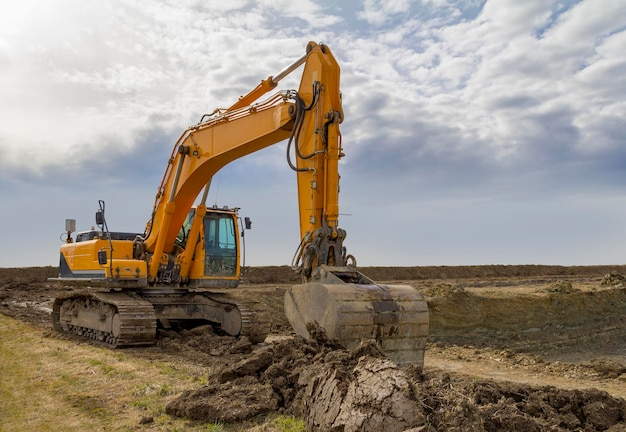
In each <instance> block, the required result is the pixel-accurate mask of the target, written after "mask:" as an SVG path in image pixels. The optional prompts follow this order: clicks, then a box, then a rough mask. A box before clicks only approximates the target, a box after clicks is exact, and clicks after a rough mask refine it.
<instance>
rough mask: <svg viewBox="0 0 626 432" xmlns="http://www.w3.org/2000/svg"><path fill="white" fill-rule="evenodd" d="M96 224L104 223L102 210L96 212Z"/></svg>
mask: <svg viewBox="0 0 626 432" xmlns="http://www.w3.org/2000/svg"><path fill="white" fill-rule="evenodd" d="M96 225H98V226H102V225H104V212H103V211H102V210H98V211H97V212H96Z"/></svg>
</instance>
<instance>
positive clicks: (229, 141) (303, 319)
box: [52, 42, 428, 365]
mask: <svg viewBox="0 0 626 432" xmlns="http://www.w3.org/2000/svg"><path fill="white" fill-rule="evenodd" d="M302 65H304V68H303V72H302V78H301V81H300V85H299V88H298V90H297V91H296V90H289V91H281V92H278V93H276V94H274V95H273V96H271V97H269V98H267V99H265V100H264V101H261V102H257V101H258V100H259V98H261V97H262V96H264V95H265V94H267V93H268V92H270V91H271V90H272V89H274V88H275V87H276V86H277V84H278V82H279V81H280V80H281V79H282V78H284V77H285V76H286V75H288V74H290V73H291V72H293V71H294V70H296V69H298V68H299V67H300V66H302ZM339 71H340V69H339V65H338V64H337V61H336V60H335V57H334V56H333V54H332V53H331V51H330V49H329V48H328V47H327V46H326V45H323V44H317V43H314V42H310V43H308V45H307V47H306V53H305V54H304V55H303V56H302V57H300V58H299V59H298V60H296V61H295V62H294V63H292V64H291V65H289V66H288V67H286V68H285V69H283V70H282V71H281V72H280V73H279V74H277V75H276V76H270V77H268V78H267V79H265V80H263V81H261V83H260V84H259V85H258V86H257V87H256V88H255V89H253V90H252V91H251V92H250V93H248V94H247V95H245V96H242V97H241V98H239V100H238V101H237V102H236V103H235V104H233V105H232V106H230V107H229V108H227V109H217V110H215V111H214V112H213V113H211V114H207V115H204V116H203V117H202V118H201V120H200V122H199V123H198V124H196V125H194V126H191V127H189V128H188V129H187V130H185V131H184V132H183V133H182V135H181V136H180V138H179V139H178V141H177V142H176V144H175V145H174V149H173V151H172V154H171V157H170V158H169V161H168V164H167V168H166V170H165V173H164V175H163V180H162V181H161V184H160V186H159V188H158V192H157V195H156V198H155V202H154V207H153V211H152V214H151V217H150V218H149V221H148V222H147V224H146V228H145V231H144V232H143V233H128V232H116V231H109V229H108V226H107V223H106V219H105V215H104V213H105V212H104V210H105V206H104V202H103V201H100V209H99V210H98V211H97V213H96V224H97V225H98V229H95V228H94V229H92V230H91V231H86V232H80V233H77V234H76V239H73V238H72V233H73V232H74V231H75V221H73V220H68V221H66V224H67V226H66V229H67V237H66V240H65V244H63V245H62V246H61V249H60V266H59V277H58V278H54V280H57V281H62V282H64V283H65V284H67V285H70V286H80V287H84V289H82V290H71V292H69V293H68V294H67V295H64V296H61V297H58V298H56V299H55V302H54V307H53V312H52V319H53V327H54V328H55V329H56V330H58V331H61V332H68V333H73V334H76V335H80V336H82V337H85V338H90V339H95V340H98V341H101V342H103V343H106V344H109V345H110V346H116V347H123V346H137V345H148V344H153V343H154V341H155V337H156V329H157V324H159V325H162V326H165V327H168V326H171V325H173V323H180V322H210V323H212V324H213V325H215V326H219V327H220V328H221V330H222V331H223V332H225V333H226V334H230V335H233V336H246V337H248V338H249V339H250V340H251V341H252V342H253V343H260V342H262V341H264V340H265V338H266V336H267V335H268V334H269V331H270V326H271V317H270V314H269V312H268V310H267V308H266V307H265V306H264V304H263V303H262V302H259V301H254V300H250V299H249V298H247V296H245V295H241V292H243V291H245V289H244V288H241V287H240V288H237V287H238V285H239V282H240V278H241V264H240V263H241V257H242V253H241V240H240V236H239V232H240V220H241V219H240V217H239V215H238V209H237V208H229V207H222V208H217V207H216V206H207V204H206V201H207V196H208V192H209V188H210V185H211V179H212V178H213V176H214V175H215V174H216V173H217V172H218V171H219V170H220V169H221V168H222V167H224V166H225V165H227V164H228V163H230V162H232V161H234V160H237V159H239V158H242V157H244V156H246V155H249V154H250V153H253V152H255V151H257V150H260V149H263V148H266V147H268V146H271V145H273V144H276V143H279V142H283V141H285V140H287V162H288V164H289V166H290V167H291V169H293V170H294V171H295V173H296V178H297V184H298V203H299V210H300V243H299V246H298V248H297V251H296V254H295V255H294V261H293V263H292V266H293V268H294V270H295V271H296V272H298V273H299V274H300V275H301V276H302V284H299V285H296V286H293V287H290V288H289V289H287V292H286V294H285V312H286V315H287V318H288V320H289V322H290V323H291V325H292V327H293V329H294V331H295V332H296V333H297V334H299V335H302V336H304V337H309V333H308V330H307V324H308V323H309V322H311V321H315V322H317V323H318V324H319V325H320V326H321V327H322V328H324V330H325V331H326V333H327V335H328V336H329V337H330V338H334V339H337V340H338V341H339V342H341V343H342V344H343V345H344V346H345V347H346V348H352V347H355V346H357V345H358V344H359V343H360V342H361V341H362V340H366V339H370V340H376V341H377V342H378V343H379V344H380V346H381V348H382V350H383V352H384V353H385V354H386V355H387V356H388V357H389V358H391V359H392V360H394V361H395V362H396V363H398V364H402V365H403V364H418V365H421V364H423V358H424V346H425V343H426V337H427V333H428V307H427V305H426V302H425V301H424V298H423V297H422V295H421V294H420V293H419V292H418V291H417V290H416V289H414V288H412V287H410V286H399V285H381V284H377V283H375V282H373V281H372V280H370V279H369V278H367V277H366V276H364V275H362V274H361V273H360V272H358V271H357V269H356V260H355V259H354V257H352V256H351V255H349V254H348V253H347V252H346V247H345V246H344V239H345V238H346V232H345V231H344V230H343V229H341V228H340V227H339V178H340V176H339V160H340V159H341V158H342V157H343V156H344V153H343V148H342V140H341V133H340V130H339V125H340V124H341V122H342V121H343V109H342V105H341V93H340V88H339ZM248 222H249V220H248V219H247V218H246V219H245V223H246V224H247V223H248ZM242 233H243V231H242ZM236 288H237V289H236ZM248 297H249V296H248Z"/></svg>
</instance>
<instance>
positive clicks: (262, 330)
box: [205, 293, 272, 344]
mask: <svg viewBox="0 0 626 432" xmlns="http://www.w3.org/2000/svg"><path fill="white" fill-rule="evenodd" d="M205 296H206V297H207V298H209V299H210V300H212V301H215V302H219V303H222V304H225V305H232V306H234V307H236V308H237V309H238V310H239V313H240V314H241V330H240V333H239V335H240V336H246V337H247V338H248V339H249V340H250V342H252V343H254V344H256V343H261V342H263V341H264V340H265V338H266V337H267V335H269V333H270V330H271V327H272V317H271V315H270V312H269V310H268V309H267V307H266V306H265V304H264V303H262V302H260V301H257V300H245V299H241V298H239V296H235V295H230V294H213V293H211V294H206V295H205Z"/></svg>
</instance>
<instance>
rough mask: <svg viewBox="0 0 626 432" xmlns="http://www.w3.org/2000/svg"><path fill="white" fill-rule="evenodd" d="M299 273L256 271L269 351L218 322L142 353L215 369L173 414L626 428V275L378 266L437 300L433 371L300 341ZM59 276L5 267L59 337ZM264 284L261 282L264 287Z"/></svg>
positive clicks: (1, 273) (26, 316)
mask: <svg viewBox="0 0 626 432" xmlns="http://www.w3.org/2000/svg"><path fill="white" fill-rule="evenodd" d="M287 270H288V268H283V267H276V268H255V269H249V271H248V272H247V274H246V277H247V278H248V284H246V285H245V286H243V287H242V289H246V290H248V291H249V293H250V295H252V296H256V297H257V298H259V299H261V300H262V301H264V302H265V303H266V304H267V305H268V307H269V308H270V310H271V311H272V316H273V319H274V322H273V325H272V334H271V335H270V337H269V338H268V340H267V341H266V342H265V343H263V344H259V345H252V344H250V343H249V341H247V340H246V339H245V338H240V339H237V338H232V337H228V336H224V335H221V334H220V333H219V331H216V330H214V329H213V328H212V327H211V326H208V325H206V326H201V327H197V328H195V329H192V330H183V331H178V332H175V331H171V330H170V331H166V330H162V329H161V330H159V334H158V340H157V344H156V346H154V347H149V348H135V349H129V350H125V352H128V353H129V354H131V355H137V356H144V357H149V358H159V359H166V360H167V361H171V362H173V363H177V362H183V363H187V362H189V363H195V364H200V365H203V366H204V367H206V370H207V375H208V384H207V385H206V386H202V387H200V388H195V389H190V390H188V391H186V392H184V393H183V394H181V395H177V396H175V397H174V398H173V399H172V400H170V401H169V402H168V404H167V407H166V411H167V413H169V414H170V415H175V416H183V417H186V418H190V419H194V420H203V421H211V422H217V421H219V422H223V423H228V424H233V425H240V429H237V430H245V429H246V428H249V427H252V426H253V425H254V424H255V421H258V419H259V418H262V417H263V415H265V414H267V413H270V412H280V413H287V414H294V415H296V416H299V417H301V418H303V419H304V420H305V422H306V424H307V427H308V428H309V429H310V430H320V431H378V430H385V431H503V430H507V431H576V430H580V431H605V430H606V431H611V432H617V431H626V402H625V400H624V397H625V396H626V342H625V341H626V338H625V337H624V336H626V335H625V329H626V325H625V324H626V321H625V317H626V290H625V288H624V284H625V282H624V278H623V277H622V276H621V274H624V273H626V268H622V267H608V266H606V267H600V266H594V267H557V266H484V267H449V268H446V267H424V268H420V267H418V268H371V269H363V272H364V273H366V274H367V275H368V276H370V277H372V278H373V279H375V280H379V281H381V282H383V281H384V282H389V281H393V282H410V283H411V284H413V285H414V286H416V287H417V288H418V289H420V290H421V291H422V293H423V294H424V295H425V296H426V298H427V301H428V303H429V307H430V311H431V333H430V337H429V343H428V346H427V350H426V353H427V354H426V362H425V368H424V370H417V369H415V368H407V369H400V368H398V367H396V365H394V364H393V363H392V362H390V361H388V360H387V359H385V358H384V357H383V356H382V354H381V353H380V351H379V350H378V348H377V347H376V345H374V344H371V343H365V344H363V345H362V346H360V347H359V348H358V349H356V350H353V351H346V350H344V349H342V348H341V347H340V346H338V345H337V344H336V342H334V341H332V340H328V339H327V338H326V337H325V335H324V334H323V332H322V331H320V330H319V329H317V331H314V332H313V334H314V335H315V337H314V338H313V339H312V340H304V339H302V338H300V337H297V336H295V335H294V334H293V333H292V332H291V330H290V328H289V325H288V323H287V322H286V319H285V318H284V314H283V313H282V310H281V308H282V296H283V294H284V290H285V287H286V286H287V285H285V284H289V283H291V282H292V280H291V279H290V278H293V275H291V274H290V273H289V272H287ZM55 274H56V269H53V268H51V267H50V268H48V267H45V268H31V269H0V313H3V314H6V315H10V316H13V317H16V318H18V319H21V320H24V321H28V322H31V323H33V324H35V325H38V326H41V327H45V328H48V327H49V326H50V323H49V308H50V305H51V301H52V298H53V297H54V296H56V295H59V294H60V293H63V292H67V290H68V289H69V288H65V287H62V286H59V285H57V284H50V283H47V282H45V279H46V277H49V276H54V275H55ZM255 282H258V283H261V284H262V285H258V284H257V283H255Z"/></svg>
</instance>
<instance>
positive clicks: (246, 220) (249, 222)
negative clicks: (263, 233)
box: [243, 216, 252, 229]
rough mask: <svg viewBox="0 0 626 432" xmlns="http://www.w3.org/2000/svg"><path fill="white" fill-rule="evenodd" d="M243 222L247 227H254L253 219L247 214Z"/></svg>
mask: <svg viewBox="0 0 626 432" xmlns="http://www.w3.org/2000/svg"><path fill="white" fill-rule="evenodd" d="M243 222H244V224H245V226H246V229H252V220H250V218H249V217H247V216H246V217H245V218H243Z"/></svg>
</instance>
